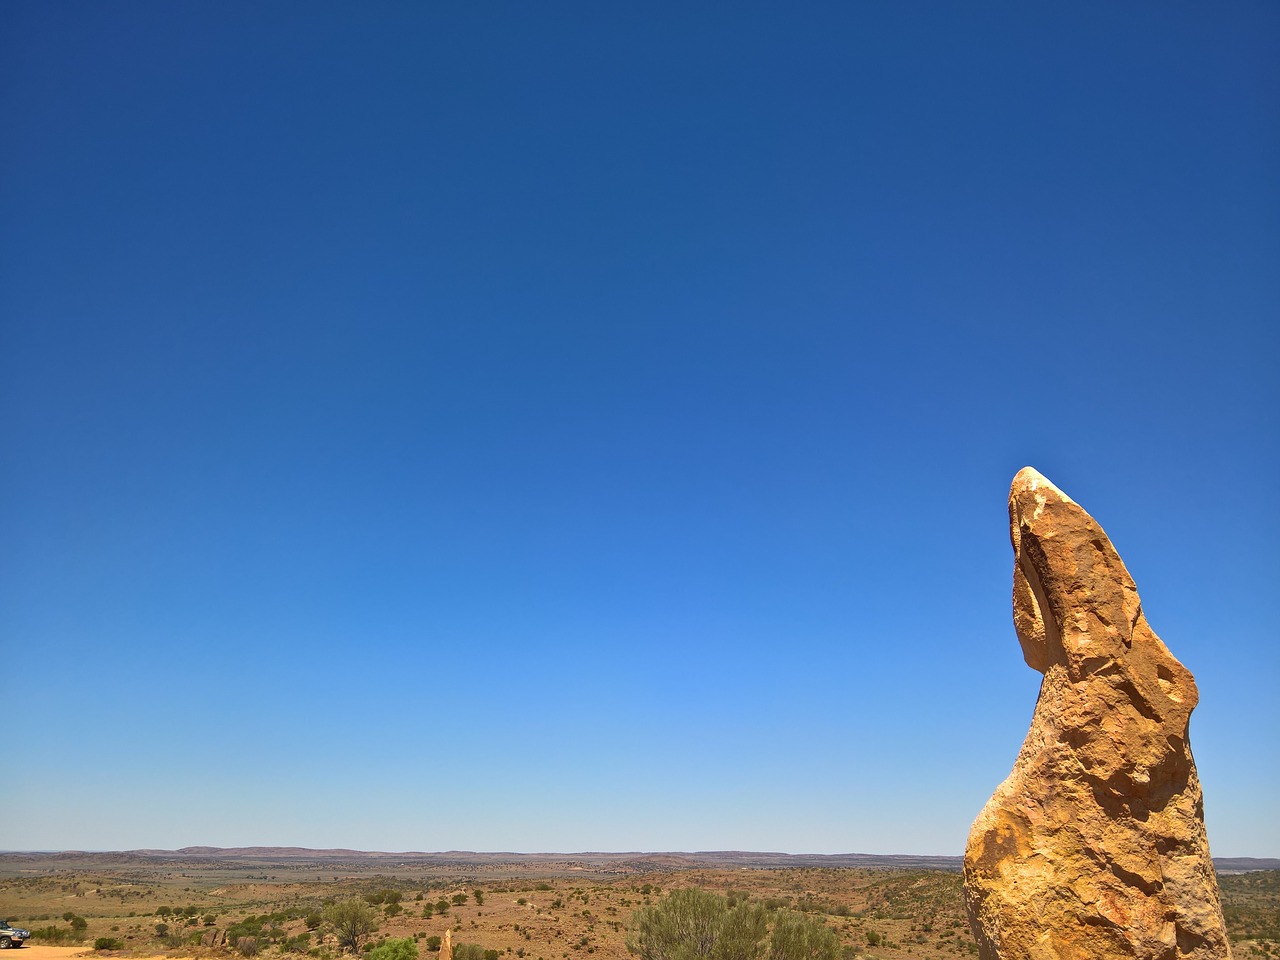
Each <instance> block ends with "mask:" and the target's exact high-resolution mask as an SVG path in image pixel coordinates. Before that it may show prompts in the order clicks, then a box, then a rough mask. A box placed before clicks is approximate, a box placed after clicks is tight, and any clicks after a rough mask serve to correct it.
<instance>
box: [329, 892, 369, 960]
mask: <svg viewBox="0 0 1280 960" xmlns="http://www.w3.org/2000/svg"><path fill="white" fill-rule="evenodd" d="M324 918H325V920H327V921H328V922H329V925H330V926H331V927H333V932H334V935H335V936H336V937H337V938H338V946H339V947H341V948H342V949H343V950H350V951H351V952H353V953H358V952H359V951H360V944H361V942H362V941H363V940H364V938H365V937H367V936H368V935H369V934H371V933H373V931H375V930H377V929H378V918H377V914H375V913H374V912H373V908H372V907H370V906H369V905H368V904H367V903H365V902H363V901H361V900H343V901H342V902H340V903H334V904H330V905H329V906H327V907H325V908H324Z"/></svg>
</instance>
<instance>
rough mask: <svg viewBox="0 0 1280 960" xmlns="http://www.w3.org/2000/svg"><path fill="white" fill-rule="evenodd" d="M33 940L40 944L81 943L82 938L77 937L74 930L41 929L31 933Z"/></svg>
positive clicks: (61, 928)
mask: <svg viewBox="0 0 1280 960" xmlns="http://www.w3.org/2000/svg"><path fill="white" fill-rule="evenodd" d="M31 939H32V940H37V941H39V942H40V943H56V944H66V943H79V942H80V937H79V936H77V935H76V933H75V931H74V930H68V929H67V928H66V927H40V928H39V929H38V930H32V931H31Z"/></svg>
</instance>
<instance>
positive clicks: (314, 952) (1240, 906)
mask: <svg viewBox="0 0 1280 960" xmlns="http://www.w3.org/2000/svg"><path fill="white" fill-rule="evenodd" d="M957 861H958V858H946V857H941V858H910V857H904V858H892V857H790V856H786V855H781V854H751V853H717V854H576V855H565V856H559V855H513V854H469V853H447V854H367V853H359V852H355V851H302V850H284V849H276V848H272V849H270V850H236V851H232V850H214V849H209V848H189V849H187V850H184V851H173V852H167V851H133V852H127V853H58V854H16V853H10V854H3V855H0V915H3V916H4V917H6V918H7V919H9V920H10V921H11V922H13V923H16V924H18V925H20V926H24V927H26V928H27V929H29V930H31V931H32V933H33V938H32V941H31V944H30V945H29V946H28V947H27V948H26V949H28V950H29V951H30V953H31V956H32V958H41V960H59V958H61V957H63V956H70V955H73V954H75V953H79V952H81V951H89V952H92V951H93V948H94V944H95V942H97V941H98V940H99V939H105V940H107V941H112V940H114V941H118V949H110V950H105V951H100V952H104V953H121V954H125V955H131V956H159V955H167V956H173V957H210V958H213V957H231V956H239V955H246V956H250V955H255V954H256V955H266V956H277V957H287V956H289V955H294V954H296V955H297V956H299V957H308V956H309V957H319V958H328V957H335V956H337V955H338V954H339V950H338V947H337V944H336V941H335V939H334V937H333V935H332V933H331V931H329V930H328V928H327V927H328V925H327V924H326V923H325V922H324V921H322V920H321V912H322V910H323V908H324V906H325V905H326V904H327V903H335V902H341V901H344V900H348V899H353V898H358V899H360V900H362V901H363V902H365V903H367V904H369V905H370V906H371V907H372V909H373V910H374V911H375V912H376V915H377V923H378V927H377V930H376V931H375V932H374V933H373V934H372V935H371V936H370V937H369V938H368V939H367V941H366V942H365V944H364V946H365V948H366V949H367V948H368V947H371V946H374V945H376V944H377V943H378V942H380V941H382V940H385V939H387V938H412V939H413V940H414V941H415V942H416V944H417V947H418V955H419V957H421V958H424V960H426V958H429V957H431V956H432V955H433V954H434V952H435V951H436V950H438V944H437V942H436V941H435V940H434V939H433V938H437V937H442V936H443V934H444V932H445V931H446V930H450V931H451V935H452V941H453V944H454V945H455V948H457V947H458V946H459V945H465V944H470V945H474V947H478V948H479V949H480V951H483V952H484V954H485V955H486V956H487V958H488V960H498V958H503V957H508V956H510V957H516V958H520V960H578V958H586V957H588V956H590V957H592V960H595V957H603V958H614V960H622V958H625V957H627V956H628V949H627V940H628V936H629V933H630V932H631V930H632V920H633V915H634V913H635V911H636V910H638V909H640V908H641V907H643V906H646V905H648V904H651V903H654V902H656V901H658V900H660V898H662V897H663V896H664V895H665V894H666V893H668V892H670V891H671V890H673V889H677V888H682V887H700V888H703V889H706V890H711V891H715V892H718V893H721V894H728V895H730V896H731V897H732V898H739V899H740V898H742V897H747V898H751V899H752V900H754V901H757V902H759V903H761V904H763V905H764V906H766V907H768V908H770V909H789V910H793V911H798V912H803V913H805V914H807V915H810V916H812V917H815V918H818V919H820V920H821V922H823V923H824V924H826V925H827V926H828V927H830V928H831V929H832V930H833V931H834V932H835V933H836V935H837V936H838V937H839V939H840V942H841V944H842V945H843V947H844V951H845V954H846V956H847V957H849V958H856V957H868V958H870V957H875V958H883V960H891V958H902V957H913V958H921V957H924V958H928V957H954V956H971V955H976V946H975V945H974V942H973V938H972V936H971V934H970V932H969V928H968V923H967V921H966V920H965V912H964V904H963V899H962V895H961V885H960V874H959V872H958V870H957V869H956V867H957V866H958V863H957ZM1218 868H1219V874H1220V882H1221V887H1222V894H1223V899H1224V905H1225V909H1226V914H1227V923H1228V927H1229V931H1230V934H1231V937H1232V940H1233V941H1234V949H1235V951H1236V953H1237V955H1238V956H1280V869H1278V868H1280V863H1277V862H1276V861H1274V860H1262V861H1238V860H1228V861H1220V862H1219V863H1218ZM111 946H113V947H115V946H117V945H116V944H112V945H111ZM53 948H57V949H56V950H55V949H53ZM55 954H56V956H55ZM477 955H479V954H478V953H477Z"/></svg>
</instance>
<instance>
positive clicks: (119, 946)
mask: <svg viewBox="0 0 1280 960" xmlns="http://www.w3.org/2000/svg"><path fill="white" fill-rule="evenodd" d="M93 949H95V950H123V949H124V944H123V943H122V942H121V941H120V940H118V939H117V938H115V937H99V938H98V939H97V940H95V941H93Z"/></svg>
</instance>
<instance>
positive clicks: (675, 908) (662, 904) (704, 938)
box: [627, 888, 840, 960]
mask: <svg viewBox="0 0 1280 960" xmlns="http://www.w3.org/2000/svg"><path fill="white" fill-rule="evenodd" d="M632 931H633V934H632V936H631V937H629V938H628V940H627V949H628V950H630V951H631V952H632V953H636V954H638V955H639V956H640V960H699V958H701V960H757V958H762V960H839V957H840V941H839V939H838V938H837V937H836V935H835V932H834V931H833V930H831V929H830V928H829V927H827V926H825V925H824V924H823V923H822V922H821V921H819V920H815V919H813V918H812V917H807V916H803V915H801V914H798V913H793V912H792V911H790V910H778V911H773V912H770V911H769V910H768V909H766V907H765V906H764V905H763V904H757V903H751V902H750V901H748V900H746V899H745V898H741V899H739V898H735V900H734V902H733V904H732V905H730V900H729V898H727V897H722V896H720V895H719V894H715V893H712V892H710V891H708V890H699V889H696V888H689V889H684V890H673V891H671V893H669V894H668V895H667V896H666V897H664V898H663V899H662V900H660V901H658V902H657V903H655V904H653V905H652V906H648V907H642V908H641V909H639V910H637V911H636V912H635V914H634V915H633V917H632Z"/></svg>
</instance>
